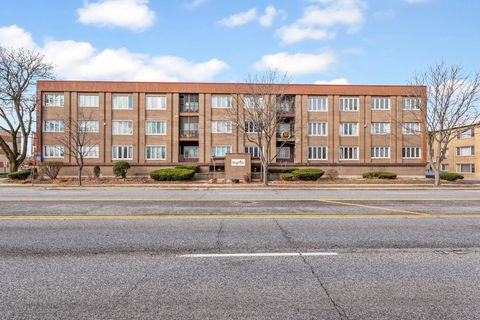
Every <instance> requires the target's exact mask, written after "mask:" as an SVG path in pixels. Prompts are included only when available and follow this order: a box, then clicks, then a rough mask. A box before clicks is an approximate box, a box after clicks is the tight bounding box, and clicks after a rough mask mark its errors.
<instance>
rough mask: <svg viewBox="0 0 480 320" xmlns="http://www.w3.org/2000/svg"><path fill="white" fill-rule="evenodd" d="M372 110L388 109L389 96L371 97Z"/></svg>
mask: <svg viewBox="0 0 480 320" xmlns="http://www.w3.org/2000/svg"><path fill="white" fill-rule="evenodd" d="M372 110H390V99H389V98H379V97H375V98H372Z"/></svg>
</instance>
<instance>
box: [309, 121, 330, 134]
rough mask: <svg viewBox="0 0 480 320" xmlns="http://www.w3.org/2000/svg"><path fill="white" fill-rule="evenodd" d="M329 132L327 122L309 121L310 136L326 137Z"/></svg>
mask: <svg viewBox="0 0 480 320" xmlns="http://www.w3.org/2000/svg"><path fill="white" fill-rule="evenodd" d="M327 133H328V124H327V123H326V122H309V123H308V136H309V137H326V136H327Z"/></svg>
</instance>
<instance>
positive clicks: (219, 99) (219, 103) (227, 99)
mask: <svg viewBox="0 0 480 320" xmlns="http://www.w3.org/2000/svg"><path fill="white" fill-rule="evenodd" d="M231 107H232V97H231V96H212V108H231Z"/></svg>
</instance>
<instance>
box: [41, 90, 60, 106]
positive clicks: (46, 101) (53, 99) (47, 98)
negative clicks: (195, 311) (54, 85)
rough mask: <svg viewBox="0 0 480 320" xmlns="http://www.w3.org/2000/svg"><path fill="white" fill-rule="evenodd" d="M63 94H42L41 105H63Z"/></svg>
mask: <svg viewBox="0 0 480 320" xmlns="http://www.w3.org/2000/svg"><path fill="white" fill-rule="evenodd" d="M64 99H65V97H64V95H63V94H60V93H47V94H45V95H44V96H43V105H44V106H45V107H63V105H64Z"/></svg>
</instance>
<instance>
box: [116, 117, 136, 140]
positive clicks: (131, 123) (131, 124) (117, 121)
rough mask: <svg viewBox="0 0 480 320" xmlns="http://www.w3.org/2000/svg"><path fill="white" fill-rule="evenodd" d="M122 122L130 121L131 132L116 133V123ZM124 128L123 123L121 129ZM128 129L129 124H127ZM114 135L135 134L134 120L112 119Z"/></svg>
mask: <svg viewBox="0 0 480 320" xmlns="http://www.w3.org/2000/svg"><path fill="white" fill-rule="evenodd" d="M121 122H123V123H130V128H131V130H130V132H127V133H124V132H121V133H115V124H116V123H117V124H119V123H121ZM123 129H125V128H124V126H123V125H122V130H121V131H123ZM127 129H128V125H127ZM112 135H113V136H131V135H133V121H132V120H113V121H112Z"/></svg>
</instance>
